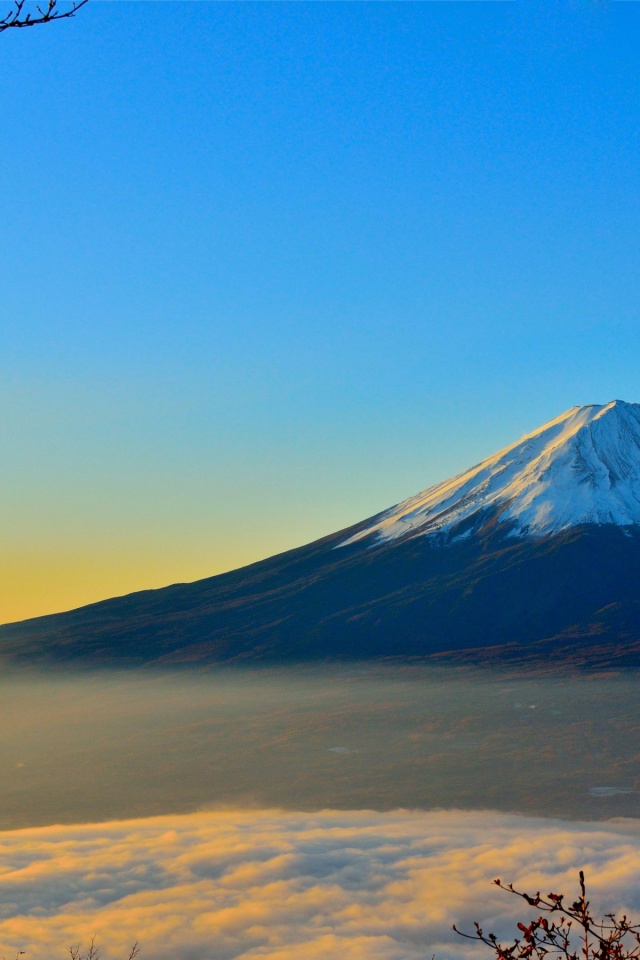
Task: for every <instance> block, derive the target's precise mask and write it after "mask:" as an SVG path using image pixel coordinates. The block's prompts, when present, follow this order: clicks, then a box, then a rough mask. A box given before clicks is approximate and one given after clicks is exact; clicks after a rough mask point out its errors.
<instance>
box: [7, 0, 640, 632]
mask: <svg viewBox="0 0 640 960" xmlns="http://www.w3.org/2000/svg"><path fill="white" fill-rule="evenodd" d="M639 40H640V6H639V5H638V4H635V3H624V2H619V3H587V2H584V3H581V2H578V0H576V2H573V3H563V2H562V3H559V2H554V3H553V4H547V3H535V4H529V3H524V2H516V3H509V2H504V3H503V2H494V3H490V2H482V3H478V2H476V3H473V2H470V3H462V2H460V3H456V2H451V3H428V2H427V3H397V4H395V3H378V2H374V3H340V2H338V3H315V2H310V3H299V2H290V3H273V4H272V3H268V2H257V3H250V2H242V3H218V2H204V3H198V2H194V3H191V2H183V3H172V2H159V3H154V2H142V3H134V2H114V3H104V2H98V0H92V2H91V3H89V4H88V6H87V7H86V8H85V9H83V10H82V11H81V12H80V13H79V14H78V16H77V17H76V18H75V19H74V20H69V21H64V22H61V23H58V24H53V25H51V26H47V27H40V28H34V29H32V30H24V31H22V30H21V31H7V32H5V33H4V34H2V35H1V36H0V71H1V79H2V82H1V83H0V101H1V105H0V110H1V116H2V123H1V124H0V169H1V171H2V183H3V187H2V192H1V194H0V237H1V240H2V251H3V256H2V258H1V259H0V402H1V403H2V408H3V416H2V418H1V422H0V430H1V432H2V434H1V436H2V460H1V464H2V465H1V467H0V522H1V530H2V534H1V539H0V583H2V593H1V595H0V620H1V621H8V620H13V619H19V618H22V617H27V616H32V615H36V614H39V613H47V612H52V611H54V610H60V609H66V608H69V607H72V606H77V605H79V604H81V603H85V602H89V601H91V600H97V599H100V598H103V597H107V596H110V595H114V594H118V593H124V592H129V591H131V590H134V589H140V588H144V587H151V586H161V585H163V584H166V583H169V582H172V581H176V580H190V579H195V578H197V577H201V576H206V575H210V574H213V573H217V572H220V571H222V570H225V569H229V568H231V567H234V566H238V565H241V564H243V563H246V562H249V561H251V560H255V559H258V558H260V557H264V556H267V555H269V554H272V553H275V552H278V551H280V550H283V549H286V548H289V547H294V546H297V545H299V544H301V543H304V542H307V541H309V540H312V539H314V538H316V537H318V536H321V535H323V534H325V533H329V532H332V531H334V530H336V529H339V528H340V527H343V526H345V525H347V524H349V523H352V522H355V521H357V520H359V519H362V518H364V517H366V516H369V515H371V514H373V513H375V512H377V511H378V510H380V509H382V508H384V507H387V506H390V505H391V504H392V503H395V502H397V501H398V500H400V499H402V498H404V497H405V496H408V495H411V494H414V493H416V492H417V491H418V490H420V489H422V488H423V487H426V486H428V485H429V484H431V483H433V482H435V481H437V480H440V479H443V478H445V477H447V476H449V475H450V474H452V473H454V472H457V471H459V470H461V469H463V468H465V467H467V466H469V465H471V464H472V463H474V462H476V461H477V460H479V459H481V458H482V457H484V456H486V455H488V454H490V453H492V452H494V451H495V450H496V449H498V448H499V447H501V446H503V445H505V444H507V443H509V442H511V441H513V440H515V439H516V438H517V437H518V436H520V435H521V434H522V433H524V432H526V431H528V430H530V429H532V428H534V427H536V426H538V425H539V424H541V423H543V422H544V421H546V420H548V419H550V418H551V417H553V416H555V415H557V414H559V413H560V412H561V411H563V410H564V409H566V408H568V407H570V406H572V405H574V404H583V403H589V402H597V403H603V402H606V401H608V400H610V399H613V398H621V399H626V400H629V401H638V400H640V393H639V391H638V369H639V356H640V351H639V348H640V310H639V294H640V270H639V269H638V232H639V231H638V223H639V222H640V220H639V214H640V179H639V177H638V165H639V161H640V142H639V141H640V61H639V60H638V42H639Z"/></svg>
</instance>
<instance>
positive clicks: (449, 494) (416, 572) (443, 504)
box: [0, 402, 640, 666]
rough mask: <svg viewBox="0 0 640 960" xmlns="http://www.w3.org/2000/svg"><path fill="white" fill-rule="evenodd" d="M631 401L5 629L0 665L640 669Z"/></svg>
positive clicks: (638, 415) (636, 434)
mask: <svg viewBox="0 0 640 960" xmlns="http://www.w3.org/2000/svg"><path fill="white" fill-rule="evenodd" d="M638 496H640V406H639V405H634V404H623V403H620V402H613V403H611V404H606V405H604V406H590V407H576V408H572V409H571V410H570V411H568V412H567V413H566V414H563V415H562V416H561V417H559V418H557V419H556V420H554V421H551V423H550V424H547V425H546V426H545V427H542V428H540V430H538V431H534V432H533V433H532V434H529V435H527V436H526V437H524V438H523V439H522V440H521V441H519V442H518V443H517V444H514V445H513V446H511V447H509V448H506V449H505V450H503V451H501V452H500V453H498V454H496V455H495V456H494V457H490V458H488V459H487V460H486V461H483V463H481V464H479V465H478V466H476V467H473V468H471V470H469V471H467V472H465V473H463V474H460V475H459V476H458V477H454V478H452V480H450V481H446V482H445V483H443V484H438V485H436V486H435V487H431V488H429V490H427V491H425V492H424V493H423V494H419V495H418V496H417V497H414V498H411V499H410V500H407V501H404V502H403V503H402V504H399V505H398V506H397V507H393V508H391V509H390V510H388V511H385V512H383V513H381V514H378V515H377V516H376V517H373V518H371V519H370V520H366V521H363V522H362V523H360V524H357V525H355V526H353V527H351V528H349V529H347V530H344V531H340V532H339V533H336V534H333V535H331V536H328V537H325V538H323V539H321V540H318V541H316V542H315V543H312V544H309V545H307V546H304V547H300V548H298V549H296V550H291V551H288V552H287V553H283V554H280V555H278V556H275V557H271V558H269V559H267V560H263V561H261V562H259V563H255V564H252V565H250V566H247V567H244V568H242V569H239V570H235V571H232V572H230V573H226V574H222V575H220V576H216V577H211V578H208V579H205V580H200V581H197V582H196V583H190V584H175V585H173V586H169V587H165V588H163V589H160V590H150V591H143V592H140V593H135V594H131V595H129V596H126V597H120V598H115V599H112V600H105V601H102V602H101V603H96V604H92V605H90V606H87V607H82V608H80V609H78V610H74V611H71V612H69V613H63V614H55V615H52V616H48V617H40V618H37V619H35V620H28V621H24V622H22V623H18V624H8V625H6V626H4V627H1V628H0V658H2V659H3V660H4V661H5V662H7V661H19V662H28V663H45V662H48V663H55V662H59V663H73V662H77V663H85V664H93V665H115V664H121V665H126V664H130V665H132V666H134V665H139V664H151V663H154V664H166V665H170V664H192V665H196V664H213V663H242V662H262V663H285V662H286V663H292V662H308V661H314V660H318V661H323V660H365V659H373V658H387V657H412V658H413V657H435V658H437V659H439V660H440V659H443V658H444V659H447V658H449V659H452V660H454V661H456V660H466V661H467V662H501V661H506V662H519V661H526V662H533V661H539V662H544V661H549V660H552V661H553V660H554V659H556V660H562V661H569V662H572V663H575V664H580V665H598V666H604V665H640V589H639V588H640V499H638Z"/></svg>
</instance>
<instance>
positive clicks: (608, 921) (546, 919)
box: [453, 870, 640, 960]
mask: <svg viewBox="0 0 640 960" xmlns="http://www.w3.org/2000/svg"><path fill="white" fill-rule="evenodd" d="M578 879H579V886H580V894H579V896H578V898H577V899H576V900H575V901H574V902H573V903H567V902H565V896H564V894H562V893H548V894H547V895H546V896H542V895H541V894H540V891H538V892H537V893H535V894H533V895H532V894H529V893H525V892H524V891H523V890H516V889H515V887H514V886H513V884H511V883H509V884H505V883H503V882H502V881H501V880H494V883H495V884H496V885H497V886H498V887H500V889H501V890H506V891H507V893H512V894H514V895H515V896H516V897H520V898H521V899H522V900H524V901H525V902H526V903H527V904H528V905H529V906H531V907H535V908H536V910H539V911H540V914H539V916H538V917H537V918H536V919H534V920H531V921H530V922H529V923H528V924H527V923H518V925H517V926H518V930H519V931H520V933H519V935H518V936H516V938H515V940H514V941H513V943H507V944H503V943H500V942H499V941H498V938H497V937H496V935H495V934H494V933H485V932H484V930H483V929H482V927H481V926H480V925H479V924H478V923H474V928H475V933H464V932H462V931H461V930H458V928H457V927H456V926H455V924H454V927H453V929H454V930H455V932H456V933H457V934H459V935H460V936H461V937H466V939H468V940H479V941H480V942H481V943H484V944H486V945H487V946H488V947H489V948H490V949H491V951H492V953H493V955H494V957H495V958H496V960H544V958H551V957H559V958H561V960H637V958H639V957H640V924H637V923H631V922H630V921H629V919H628V918H627V917H626V915H623V916H622V917H617V916H616V914H615V913H607V914H605V916H604V918H603V919H597V918H596V917H594V915H593V913H592V912H591V908H590V903H589V900H587V892H586V885H585V879H584V872H583V871H582V870H581V871H580V873H579V875H578Z"/></svg>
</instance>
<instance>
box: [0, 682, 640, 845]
mask: <svg viewBox="0 0 640 960" xmlns="http://www.w3.org/2000/svg"><path fill="white" fill-rule="evenodd" d="M0 693H1V696H2V701H3V707H4V709H3V711H2V727H1V737H0V762H1V763H2V767H3V770H4V772H5V774H4V777H3V778H2V783H1V785H0V827H2V828H4V829H7V828H16V827H31V826H38V825H45V824H50V823H76V822H85V821H97V820H102V819H111V818H128V817H138V816H140V817H147V816H153V815H159V814H167V813H187V812H190V811H193V810H200V809H208V808H216V807H219V806H221V805H229V804H231V805H234V806H237V805H240V806H243V807H248V808H253V807H282V808H285V809H290V810H318V809H322V808H337V809H374V810H392V809H395V808H411V809H413V808H416V809H422V810H429V809H433V808H439V807H445V808H464V809H487V808H490V809H495V810H503V811H508V812H520V813H527V814H535V815H545V816H560V817H565V818H575V817H587V818H595V819H602V818H607V817H611V816H636V815H637V813H638V811H639V809H640V806H639V805H640V794H639V792H638V790H639V789H640V755H639V750H638V742H639V740H638V733H639V728H640V711H639V710H638V700H639V698H640V688H639V687H638V685H637V681H636V677H635V674H629V675H626V676H625V675H622V676H615V675H611V676H606V675H605V676H603V675H599V676H588V675H587V676H580V675H567V676H564V677H557V676H556V677H549V676H540V677H538V678H537V679H535V678H534V679H531V678H529V679H525V678H523V677H521V676H518V675H517V674H515V673H508V672H505V671H477V672H474V671H471V670H464V669H462V668H458V669H448V668H428V667H420V666H404V667H400V666H397V667H394V666H375V665H372V666H361V667H355V668H349V667H334V668H331V669H329V668H305V669H302V668H301V669H294V668H288V669H284V668H283V669H278V670H253V671H249V670H241V669H235V670H234V669H228V670H216V671H215V672H211V673H205V674H200V675H197V674H192V673H188V672H182V673H179V672H151V671H149V672H135V671H131V672H119V673H111V672H104V673H93V674H90V673H84V674H83V673H77V674H73V675H68V674H62V673H61V674H56V673H53V674H49V675H44V674H42V673H27V672H21V673H15V674H13V675H9V676H5V677H4V678H3V679H2V681H0Z"/></svg>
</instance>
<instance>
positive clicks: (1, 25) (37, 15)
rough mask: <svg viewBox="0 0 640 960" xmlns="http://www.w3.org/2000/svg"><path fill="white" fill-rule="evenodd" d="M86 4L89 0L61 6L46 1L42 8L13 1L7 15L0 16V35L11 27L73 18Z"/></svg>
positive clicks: (58, 1)
mask: <svg viewBox="0 0 640 960" xmlns="http://www.w3.org/2000/svg"><path fill="white" fill-rule="evenodd" d="M88 2H89V0H71V2H70V3H69V4H67V5H65V6H61V5H60V0H47V2H46V4H43V5H42V6H40V5H38V4H35V5H32V6H31V7H27V5H26V0H13V3H12V4H11V7H10V9H9V11H8V13H6V14H5V15H4V16H2V15H0V33H2V31H3V30H9V29H10V28H11V27H35V26H36V24H38V23H51V22H53V21H54V20H65V19H66V18H67V17H73V16H75V14H76V11H77V10H79V9H80V7H84V5H85V3H88ZM34 7H35V9H34Z"/></svg>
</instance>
